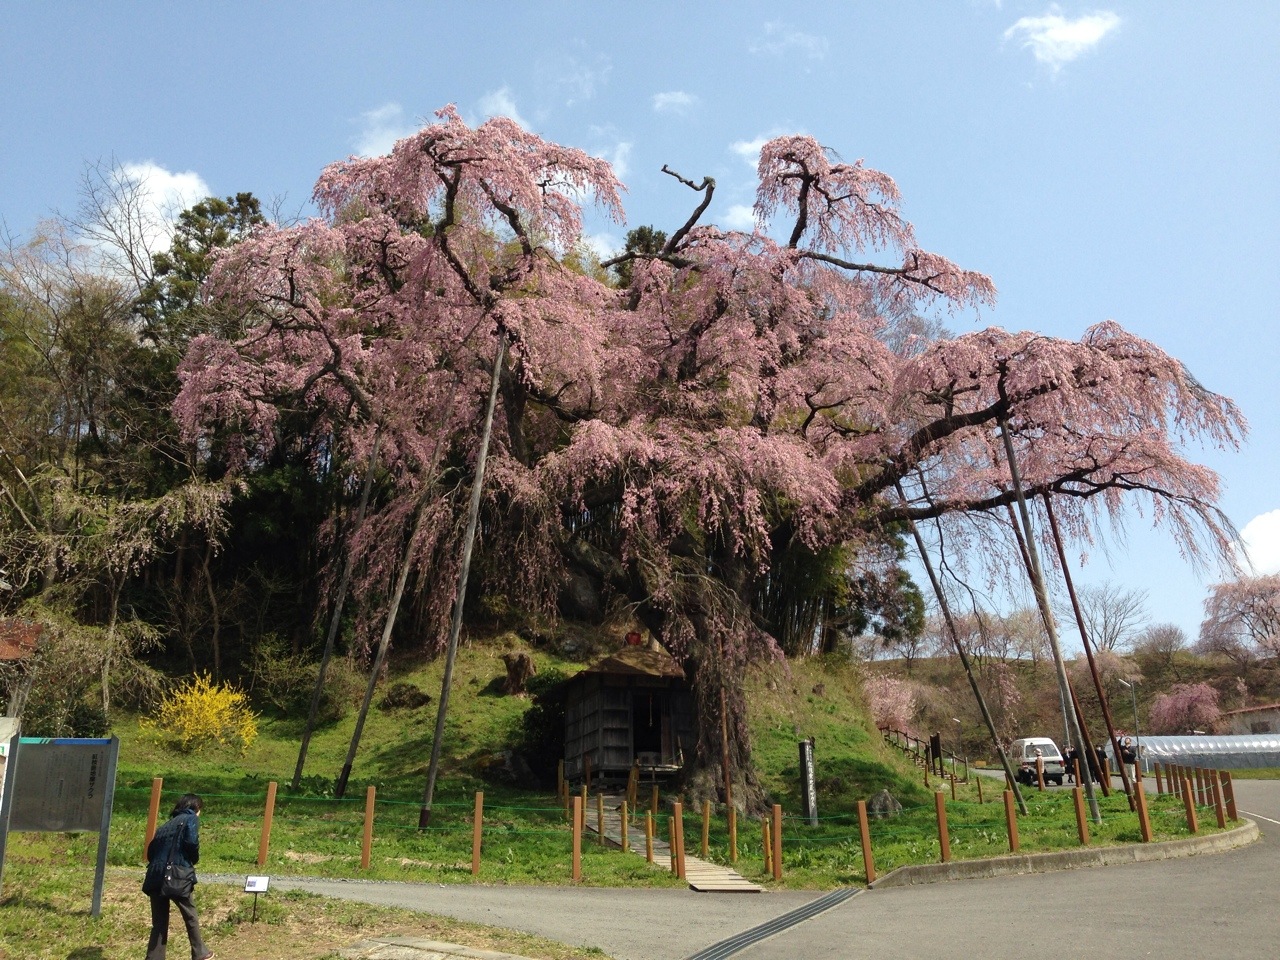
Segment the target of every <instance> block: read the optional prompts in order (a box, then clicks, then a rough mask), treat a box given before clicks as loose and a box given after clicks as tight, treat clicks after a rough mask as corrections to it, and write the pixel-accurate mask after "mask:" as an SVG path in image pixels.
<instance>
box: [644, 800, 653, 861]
mask: <svg viewBox="0 0 1280 960" xmlns="http://www.w3.org/2000/svg"><path fill="white" fill-rule="evenodd" d="M644 858H645V859H646V860H648V861H649V862H650V863H653V811H652V810H646V811H645V812H644Z"/></svg>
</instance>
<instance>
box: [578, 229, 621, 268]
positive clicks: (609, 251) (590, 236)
mask: <svg viewBox="0 0 1280 960" xmlns="http://www.w3.org/2000/svg"><path fill="white" fill-rule="evenodd" d="M582 245H583V246H584V247H586V248H587V249H589V250H590V251H591V252H592V253H594V254H595V255H596V258H597V259H598V260H602V261H603V260H608V259H610V258H611V257H615V256H617V255H618V254H620V253H621V252H622V248H623V247H624V246H626V243H625V242H624V241H623V239H622V238H621V237H615V236H614V235H613V234H612V233H584V234H583V235H582Z"/></svg>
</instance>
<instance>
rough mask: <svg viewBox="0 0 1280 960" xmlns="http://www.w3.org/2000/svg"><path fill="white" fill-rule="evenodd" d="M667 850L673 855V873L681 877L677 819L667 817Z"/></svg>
mask: <svg viewBox="0 0 1280 960" xmlns="http://www.w3.org/2000/svg"><path fill="white" fill-rule="evenodd" d="M667 850H668V851H669V852H670V854H671V873H672V874H673V875H674V876H677V877H678V876H680V854H679V853H678V852H677V851H676V818H675V817H667Z"/></svg>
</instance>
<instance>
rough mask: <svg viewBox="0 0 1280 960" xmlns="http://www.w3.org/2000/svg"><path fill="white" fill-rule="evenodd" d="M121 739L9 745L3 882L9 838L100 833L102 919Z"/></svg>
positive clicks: (0, 864) (96, 879)
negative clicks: (21, 833)
mask: <svg viewBox="0 0 1280 960" xmlns="http://www.w3.org/2000/svg"><path fill="white" fill-rule="evenodd" d="M119 756H120V740H119V738H118V737H111V738H110V739H109V740H102V739H92V740H87V739H86V740H81V739H56V740H45V739H41V738H38V737H20V736H17V735H16V734H15V735H14V737H13V738H12V739H11V740H10V741H9V746H8V758H7V764H6V766H7V769H6V771H5V772H6V776H5V786H4V795H3V799H0V883H3V879H4V855H5V849H6V847H7V846H8V839H9V833H10V832H11V831H13V832H23V833H75V832H80V831H89V830H96V831H98V858H97V865H96V867H95V869H94V874H93V907H92V910H91V911H90V912H91V914H92V915H93V916H95V917H97V916H101V915H102V886H103V881H104V879H105V877H106V872H107V835H108V833H109V832H110V829H111V806H112V803H113V802H114V800H115V790H116V761H117V759H118V758H119Z"/></svg>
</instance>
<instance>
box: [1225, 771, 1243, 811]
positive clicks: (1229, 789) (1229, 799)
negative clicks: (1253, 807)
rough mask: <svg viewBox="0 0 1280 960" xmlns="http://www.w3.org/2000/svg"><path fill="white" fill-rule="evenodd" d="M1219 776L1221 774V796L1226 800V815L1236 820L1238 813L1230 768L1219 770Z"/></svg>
mask: <svg viewBox="0 0 1280 960" xmlns="http://www.w3.org/2000/svg"><path fill="white" fill-rule="evenodd" d="M1221 776H1222V794H1223V797H1222V798H1223V800H1225V801H1226V804H1227V816H1228V817H1230V818H1231V819H1232V820H1233V821H1238V820H1239V819H1240V813H1239V811H1238V810H1236V784H1235V781H1234V780H1232V779H1231V771H1230V770H1223V771H1221Z"/></svg>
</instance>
